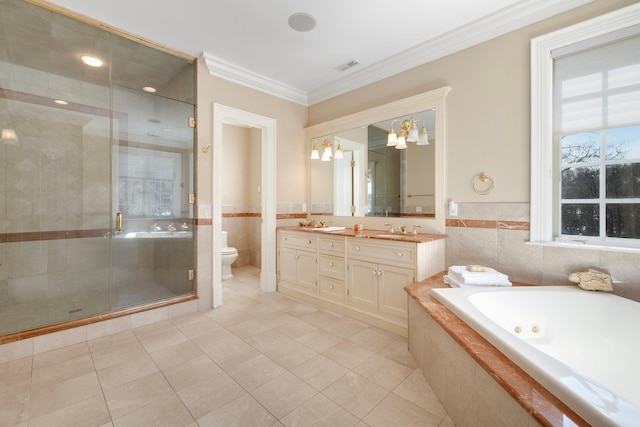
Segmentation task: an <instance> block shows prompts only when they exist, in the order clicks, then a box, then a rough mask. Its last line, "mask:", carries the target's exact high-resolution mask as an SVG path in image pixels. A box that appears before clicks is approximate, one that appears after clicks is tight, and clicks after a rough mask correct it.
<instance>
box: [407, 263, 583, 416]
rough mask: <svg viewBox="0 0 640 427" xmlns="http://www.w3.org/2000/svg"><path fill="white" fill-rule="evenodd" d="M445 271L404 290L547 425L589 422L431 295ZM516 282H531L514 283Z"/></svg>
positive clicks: (438, 285)
mask: <svg viewBox="0 0 640 427" xmlns="http://www.w3.org/2000/svg"><path fill="white" fill-rule="evenodd" d="M445 274H446V272H441V273H438V274H436V275H434V276H431V277H429V278H427V279H425V280H423V281H421V282H416V283H412V284H411V285H407V286H406V287H405V288H404V289H405V291H406V292H407V293H408V294H409V295H410V296H411V297H412V298H413V299H414V300H415V301H416V302H417V303H418V304H419V305H420V306H421V307H422V308H423V309H424V310H425V311H426V312H427V314H429V315H430V316H431V317H432V318H433V319H434V320H435V321H436V322H438V324H440V326H442V328H443V329H444V330H445V331H446V332H447V333H448V334H449V335H450V336H451V337H452V338H453V339H455V340H456V341H457V342H458V344H460V345H461V346H462V347H463V348H464V349H465V350H466V352H467V353H469V354H470V355H471V356H472V357H473V358H474V359H475V360H476V361H477V362H478V363H479V364H480V366H482V367H483V368H484V369H485V370H486V371H487V372H488V373H489V374H490V375H491V376H492V377H494V378H495V380H496V381H497V382H498V383H499V384H500V385H501V386H502V387H503V388H504V389H505V390H506V391H507V392H508V393H509V394H511V396H513V398H514V399H515V400H516V401H518V402H519V403H520V404H521V405H522V406H523V407H524V408H525V409H526V410H527V412H529V413H530V414H532V416H533V417H534V418H535V419H536V420H537V421H538V422H539V423H541V424H542V425H544V426H562V427H570V426H580V427H582V426H589V424H588V423H587V422H586V421H584V420H583V419H582V418H581V417H580V416H578V415H577V414H576V413H575V412H573V411H572V410H571V409H570V408H569V407H568V406H567V405H565V404H564V403H562V402H561V401H560V400H559V399H558V398H556V397H555V396H554V395H553V394H551V393H550V392H549V391H547V389H545V388H544V387H542V386H541V385H540V384H538V382H536V381H535V380H534V379H533V378H532V377H531V376H529V374H527V373H526V372H524V371H523V370H522V369H520V368H519V367H518V366H517V365H516V364H515V363H513V362H512V361H511V360H509V359H508V358H507V357H506V356H505V355H503V354H502V353H501V352H500V351H499V350H498V349H496V348H495V347H494V346H493V345H491V344H490V343H489V342H488V341H487V340H485V339H484V338H483V337H482V336H480V335H479V334H478V333H477V332H476V331H474V330H473V329H471V327H469V326H468V325H467V324H466V323H464V322H463V321H462V320H461V319H460V318H459V317H458V316H456V315H455V314H454V313H453V312H451V311H450V310H449V309H448V308H446V307H445V306H444V305H442V304H441V303H440V302H439V301H438V300H436V299H435V298H433V297H432V296H431V289H433V288H447V287H449V286H448V285H445V284H444V283H443V281H442V276H444V275H445ZM513 285H514V286H528V285H527V284H526V283H517V282H514V283H513Z"/></svg>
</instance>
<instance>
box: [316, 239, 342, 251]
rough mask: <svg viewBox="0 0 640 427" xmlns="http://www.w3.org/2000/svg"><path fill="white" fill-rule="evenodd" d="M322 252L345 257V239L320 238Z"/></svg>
mask: <svg viewBox="0 0 640 427" xmlns="http://www.w3.org/2000/svg"><path fill="white" fill-rule="evenodd" d="M318 247H319V249H320V251H321V252H326V253H332V254H336V255H344V237H318Z"/></svg>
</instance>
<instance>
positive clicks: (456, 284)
mask: <svg viewBox="0 0 640 427" xmlns="http://www.w3.org/2000/svg"><path fill="white" fill-rule="evenodd" d="M442 281H443V282H444V283H446V284H447V285H449V286H451V287H452V288H490V287H493V286H511V282H509V281H507V282H500V283H496V284H483V285H469V284H465V283H461V282H459V281H458V280H456V278H455V277H453V276H447V275H445V276H443V277H442Z"/></svg>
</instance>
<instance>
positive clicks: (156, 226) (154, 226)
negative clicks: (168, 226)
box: [151, 222, 162, 231]
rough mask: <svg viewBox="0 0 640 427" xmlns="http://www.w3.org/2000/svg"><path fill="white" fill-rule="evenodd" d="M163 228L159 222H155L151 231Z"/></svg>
mask: <svg viewBox="0 0 640 427" xmlns="http://www.w3.org/2000/svg"><path fill="white" fill-rule="evenodd" d="M161 230H162V228H160V226H159V225H158V223H157V222H154V223H153V225H152V226H151V231H161Z"/></svg>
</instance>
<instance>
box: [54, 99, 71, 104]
mask: <svg viewBox="0 0 640 427" xmlns="http://www.w3.org/2000/svg"><path fill="white" fill-rule="evenodd" d="M53 102H55V103H56V104H60V105H68V104H69V103H68V102H67V101H63V100H62V99H56V100H55V101H53Z"/></svg>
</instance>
